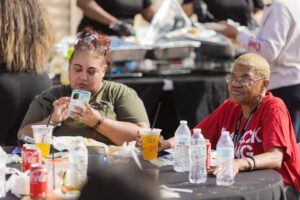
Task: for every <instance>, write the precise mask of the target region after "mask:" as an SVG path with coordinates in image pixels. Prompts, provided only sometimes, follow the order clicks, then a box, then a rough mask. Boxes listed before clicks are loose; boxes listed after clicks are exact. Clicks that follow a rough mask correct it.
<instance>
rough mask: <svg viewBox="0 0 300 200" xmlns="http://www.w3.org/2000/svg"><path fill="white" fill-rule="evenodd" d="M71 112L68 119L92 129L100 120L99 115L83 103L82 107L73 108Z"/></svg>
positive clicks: (87, 104)
mask: <svg viewBox="0 0 300 200" xmlns="http://www.w3.org/2000/svg"><path fill="white" fill-rule="evenodd" d="M73 110H74V111H72V112H71V113H70V117H71V118H72V119H74V120H75V121H77V122H80V123H83V124H85V125H87V126H89V127H94V126H95V124H96V123H97V122H98V120H99V119H101V118H102V116H101V115H100V113H99V112H98V111H97V110H95V109H93V108H92V107H91V106H90V105H89V103H87V102H84V104H83V107H79V106H74V107H73Z"/></svg>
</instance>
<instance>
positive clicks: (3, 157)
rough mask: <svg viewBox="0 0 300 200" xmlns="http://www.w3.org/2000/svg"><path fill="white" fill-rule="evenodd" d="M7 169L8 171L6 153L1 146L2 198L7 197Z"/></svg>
mask: <svg viewBox="0 0 300 200" xmlns="http://www.w3.org/2000/svg"><path fill="white" fill-rule="evenodd" d="M5 169H6V153H5V151H4V150H3V149H2V147H1V146H0V198H3V197H5V196H6V178H5Z"/></svg>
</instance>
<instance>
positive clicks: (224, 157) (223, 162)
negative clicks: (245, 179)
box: [217, 131, 234, 186]
mask: <svg viewBox="0 0 300 200" xmlns="http://www.w3.org/2000/svg"><path fill="white" fill-rule="evenodd" d="M233 159H234V144H233V142H232V139H231V138H230V136H229V132H228V131H222V134H221V137H220V139H219V141H218V144H217V160H218V167H219V170H218V173H217V185H223V186H229V185H232V184H233V183H234V168H233Z"/></svg>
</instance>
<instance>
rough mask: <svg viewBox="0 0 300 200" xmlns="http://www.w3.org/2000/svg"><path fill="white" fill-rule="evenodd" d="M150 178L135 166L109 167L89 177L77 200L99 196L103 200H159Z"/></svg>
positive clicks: (119, 165) (119, 164)
mask: <svg viewBox="0 0 300 200" xmlns="http://www.w3.org/2000/svg"><path fill="white" fill-rule="evenodd" d="M151 178H152V177H149V176H147V174H144V173H143V172H142V171H140V169H138V168H137V167H136V166H132V165H129V164H126V165H124V164H121V163H118V164H117V165H110V166H109V167H108V168H103V169H102V170H98V171H95V172H94V173H93V174H91V176H89V178H88V181H87V183H86V185H85V186H84V187H83V189H82V191H81V193H80V197H79V199H80V200H81V199H82V200H85V199H95V197H96V196H99V197H101V199H105V200H118V199H128V200H129V199H130V200H160V195H159V189H158V187H157V185H156V184H155V183H154V181H153V180H151Z"/></svg>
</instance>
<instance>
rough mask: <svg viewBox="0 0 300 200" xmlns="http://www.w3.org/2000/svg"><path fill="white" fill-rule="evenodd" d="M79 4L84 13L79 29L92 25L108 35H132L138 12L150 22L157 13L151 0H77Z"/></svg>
mask: <svg viewBox="0 0 300 200" xmlns="http://www.w3.org/2000/svg"><path fill="white" fill-rule="evenodd" d="M77 5H78V7H80V8H81V9H82V11H83V13H84V17H83V18H82V20H81V22H80V24H79V26H78V29H77V31H78V32H80V31H82V30H83V29H84V28H85V27H92V28H93V29H95V30H97V31H101V32H102V33H104V34H106V35H119V36H122V35H130V34H132V30H131V29H132V26H130V25H132V24H133V18H134V16H135V15H136V14H139V13H140V14H142V16H143V18H144V19H145V20H147V21H148V22H150V21H151V19H152V17H153V16H154V13H155V9H154V6H153V5H152V2H151V0H130V1H128V0H110V1H106V0H77Z"/></svg>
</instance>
